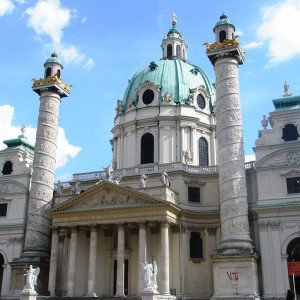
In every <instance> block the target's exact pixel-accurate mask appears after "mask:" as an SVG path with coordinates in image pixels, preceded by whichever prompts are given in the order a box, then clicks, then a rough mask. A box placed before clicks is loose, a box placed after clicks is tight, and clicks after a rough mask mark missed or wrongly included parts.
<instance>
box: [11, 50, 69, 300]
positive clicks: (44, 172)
mask: <svg viewBox="0 0 300 300" xmlns="http://www.w3.org/2000/svg"><path fill="white" fill-rule="evenodd" d="M44 67H45V73H44V78H41V79H33V85H32V89H33V91H35V92H36V93H37V94H38V95H39V96H40V108H39V116H38V124H37V132H36V143H35V151H34V161H33V171H32V180H31V189H30V194H29V201H28V209H27V224H26V231H25V240H24V247H23V251H22V255H21V257H20V258H16V259H14V261H13V262H11V263H10V264H11V266H12V273H13V274H12V276H13V278H14V280H13V281H12V286H11V289H12V290H19V289H20V290H22V288H23V287H24V271H23V270H24V269H26V268H27V267H28V266H29V265H33V267H39V268H40V274H39V280H38V285H37V292H38V293H39V294H40V295H43V294H46V293H48V277H49V264H50V236H51V235H50V225H51V219H50V217H49V215H48V211H49V210H50V209H51V208H52V199H53V191H54V171H55V165H56V148H57V133H58V118H59V106H60V102H61V98H63V97H68V96H69V95H70V85H69V84H67V83H64V82H63V81H62V80H61V71H62V69H63V66H62V64H61V62H60V60H59V59H58V58H57V55H56V53H53V54H52V55H51V57H50V58H49V59H47V60H46V62H45V64H44ZM52 292H53V290H52Z"/></svg>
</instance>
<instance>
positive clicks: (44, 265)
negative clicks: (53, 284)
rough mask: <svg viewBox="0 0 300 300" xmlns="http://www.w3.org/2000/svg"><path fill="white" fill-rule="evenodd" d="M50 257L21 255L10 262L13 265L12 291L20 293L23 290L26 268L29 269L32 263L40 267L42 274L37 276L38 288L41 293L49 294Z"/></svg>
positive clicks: (35, 266)
mask: <svg viewBox="0 0 300 300" xmlns="http://www.w3.org/2000/svg"><path fill="white" fill-rule="evenodd" d="M49 263H50V262H49V257H20V258H15V259H14V260H13V261H12V262H10V263H9V264H10V265H11V281H10V282H11V288H10V290H11V292H12V293H13V294H19V293H20V292H23V289H24V284H25V276H24V273H25V272H24V270H25V269H28V268H29V266H30V265H32V266H33V268H37V267H39V268H40V274H39V276H38V278H37V286H36V290H37V293H38V294H39V295H44V296H47V295H49V292H48V280H49Z"/></svg>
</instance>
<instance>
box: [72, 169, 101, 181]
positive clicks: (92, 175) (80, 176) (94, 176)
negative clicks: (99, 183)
mask: <svg viewBox="0 0 300 300" xmlns="http://www.w3.org/2000/svg"><path fill="white" fill-rule="evenodd" d="M105 178H106V172H105V171H95V172H88V173H77V174H73V180H75V181H76V180H79V181H84V180H100V179H105Z"/></svg>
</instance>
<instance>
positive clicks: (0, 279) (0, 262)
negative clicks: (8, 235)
mask: <svg viewBox="0 0 300 300" xmlns="http://www.w3.org/2000/svg"><path fill="white" fill-rule="evenodd" d="M4 264H5V260H4V257H3V255H2V254H1V253H0V298H1V296H2V295H1V291H2V282H3V271H4Z"/></svg>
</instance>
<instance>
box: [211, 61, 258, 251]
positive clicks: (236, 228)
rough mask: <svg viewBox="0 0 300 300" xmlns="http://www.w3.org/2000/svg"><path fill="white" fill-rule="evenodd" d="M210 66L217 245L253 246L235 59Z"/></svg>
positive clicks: (221, 248)
mask: <svg viewBox="0 0 300 300" xmlns="http://www.w3.org/2000/svg"><path fill="white" fill-rule="evenodd" d="M214 67H215V73H216V85H217V88H216V91H217V103H216V105H217V109H216V112H217V113H216V121H217V122H216V123H217V128H216V134H217V143H218V170H219V193H220V214H221V242H220V244H219V249H220V250H223V251H227V250H228V251H239V249H250V248H253V247H252V241H251V239H250V231H249V222H248V203H247V189H246V175H245V157H244V148H243V126H242V116H241V107H240V93H239V82H238V63H237V60H236V59H235V58H230V57H228V58H226V57H224V58H222V59H219V60H217V61H216V63H215V65H214ZM233 249H235V250H233Z"/></svg>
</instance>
